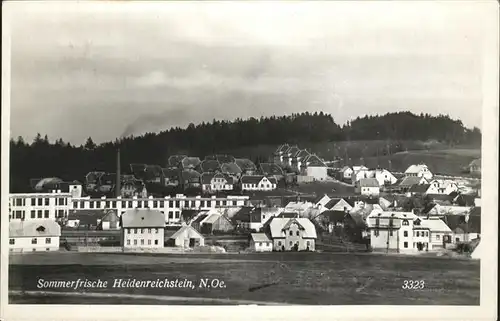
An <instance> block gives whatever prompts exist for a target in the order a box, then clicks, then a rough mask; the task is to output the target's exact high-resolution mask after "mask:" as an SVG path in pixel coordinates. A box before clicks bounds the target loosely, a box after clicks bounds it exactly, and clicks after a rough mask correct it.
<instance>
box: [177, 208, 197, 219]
mask: <svg viewBox="0 0 500 321" xmlns="http://www.w3.org/2000/svg"><path fill="white" fill-rule="evenodd" d="M198 213H200V211H197V210H186V209H183V210H182V212H181V217H182V219H183V220H184V221H185V222H189V221H191V220H192V219H193V218H194V217H195V216H196V215H198Z"/></svg>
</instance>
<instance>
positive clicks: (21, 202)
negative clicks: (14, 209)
mask: <svg viewBox="0 0 500 321" xmlns="http://www.w3.org/2000/svg"><path fill="white" fill-rule="evenodd" d="M14 203H15V204H16V206H22V205H23V200H22V199H21V198H16V201H15V202H14Z"/></svg>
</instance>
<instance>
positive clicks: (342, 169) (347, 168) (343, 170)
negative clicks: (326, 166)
mask: <svg viewBox="0 0 500 321" xmlns="http://www.w3.org/2000/svg"><path fill="white" fill-rule="evenodd" d="M347 170H351V171H353V169H352V168H350V167H349V166H344V167H342V168H341V169H340V171H341V172H345V171H347Z"/></svg>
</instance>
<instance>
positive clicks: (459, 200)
mask: <svg viewBox="0 0 500 321" xmlns="http://www.w3.org/2000/svg"><path fill="white" fill-rule="evenodd" d="M450 197H451V199H452V204H453V205H456V206H469V207H470V206H477V204H476V196H475V195H473V194H462V193H454V194H450Z"/></svg>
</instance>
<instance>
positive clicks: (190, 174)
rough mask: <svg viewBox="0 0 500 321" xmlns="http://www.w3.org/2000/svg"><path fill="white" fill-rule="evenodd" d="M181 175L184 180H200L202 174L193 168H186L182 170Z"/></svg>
mask: <svg viewBox="0 0 500 321" xmlns="http://www.w3.org/2000/svg"><path fill="white" fill-rule="evenodd" d="M181 177H182V179H183V180H189V181H200V180H201V174H200V173H198V172H197V171H195V170H192V169H185V170H183V171H182V172H181Z"/></svg>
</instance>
